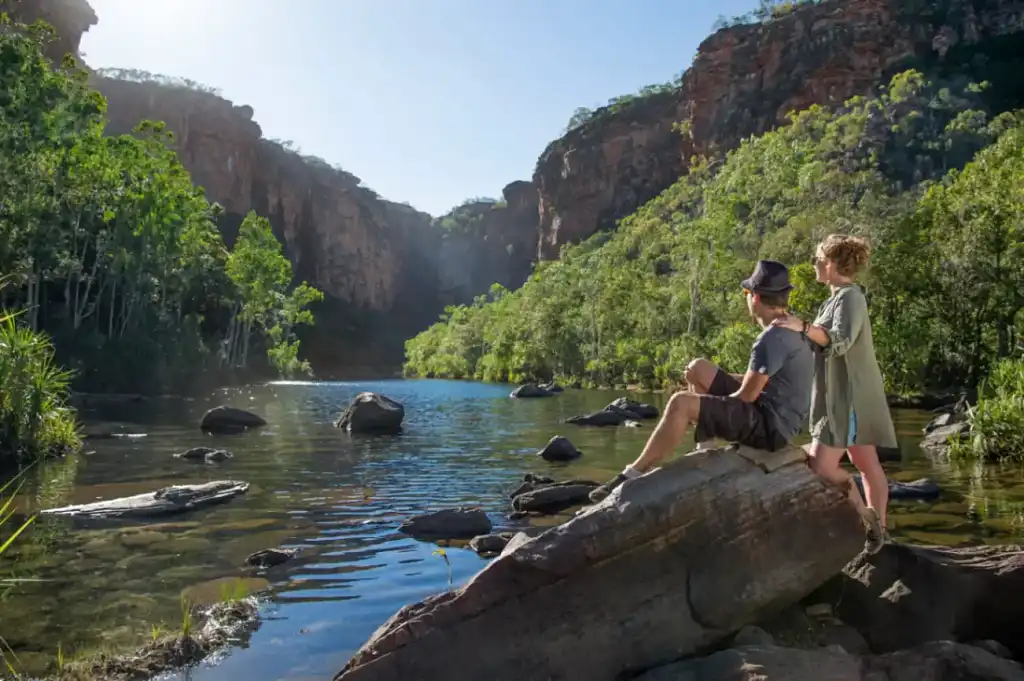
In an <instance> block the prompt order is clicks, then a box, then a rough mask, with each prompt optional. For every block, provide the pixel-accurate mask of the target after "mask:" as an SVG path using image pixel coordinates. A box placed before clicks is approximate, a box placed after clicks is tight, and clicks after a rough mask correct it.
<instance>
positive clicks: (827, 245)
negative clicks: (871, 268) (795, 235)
mask: <svg viewBox="0 0 1024 681" xmlns="http://www.w3.org/2000/svg"><path fill="white" fill-rule="evenodd" d="M818 253H820V254H821V255H822V256H823V257H824V258H826V259H828V260H831V261H832V262H834V263H835V264H836V271H837V272H839V274H841V275H843V276H844V277H852V276H854V275H856V274H857V273H858V272H860V271H861V270H862V269H864V266H865V265H867V264H868V260H870V259H871V243H870V242H869V241H868V240H867V239H865V238H864V237H862V236H847V235H846V234H829V235H828V236H827V237H825V240H824V241H822V242H821V243H820V244H818Z"/></svg>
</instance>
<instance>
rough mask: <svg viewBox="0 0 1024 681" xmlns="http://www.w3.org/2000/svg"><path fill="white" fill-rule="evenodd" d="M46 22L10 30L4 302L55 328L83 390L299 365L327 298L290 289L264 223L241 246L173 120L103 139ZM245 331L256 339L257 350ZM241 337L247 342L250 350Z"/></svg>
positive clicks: (168, 384)
mask: <svg viewBox="0 0 1024 681" xmlns="http://www.w3.org/2000/svg"><path fill="white" fill-rule="evenodd" d="M50 39H52V29H50V28H49V27H47V26H46V25H45V24H42V23H37V24H34V25H32V26H24V25H18V24H13V23H11V22H10V20H9V19H7V18H6V17H5V18H4V19H3V24H2V30H0V272H3V273H5V274H8V275H10V282H9V283H10V285H9V286H7V287H6V288H5V289H3V291H2V292H0V308H4V309H16V310H24V314H21V315H19V317H18V319H19V323H21V324H24V325H25V326H26V327H27V328H29V329H30V330H32V331H35V332H44V333H47V334H49V335H50V336H52V338H53V342H54V346H55V348H56V357H57V359H58V361H59V362H61V363H62V364H64V365H65V366H68V367H69V368H71V369H73V370H74V372H75V375H76V380H77V381H79V383H80V384H81V385H83V386H85V387H87V388H89V389H97V390H100V389H109V390H122V391H127V390H132V391H152V390H166V389H175V388H183V387H186V386H187V385H188V383H190V382H191V380H193V379H195V378H196V377H198V376H199V375H200V374H201V373H202V372H203V371H205V370H217V369H224V370H231V371H235V370H243V371H245V370H259V369H260V368H261V367H262V368H266V369H270V368H277V369H278V370H280V371H282V372H284V373H293V372H296V371H304V370H307V369H308V366H307V365H305V364H303V363H302V362H300V361H298V359H297V350H298V347H297V341H296V340H295V337H294V328H295V326H297V325H299V324H309V323H312V317H311V316H310V315H309V314H304V311H305V307H306V306H308V305H309V304H310V303H311V302H312V301H314V300H317V299H319V298H320V294H319V292H316V291H314V290H313V289H311V288H310V287H309V286H307V285H300V286H298V287H297V288H294V290H291V291H289V289H292V284H293V282H292V278H293V275H292V268H291V265H290V263H289V261H288V260H287V259H286V258H285V257H284V255H283V254H282V248H281V244H280V243H279V242H278V241H277V239H276V238H275V237H274V236H273V233H272V231H271V229H270V225H269V223H268V222H267V221H266V220H264V219H262V218H259V217H257V216H255V215H251V216H249V218H248V219H247V220H246V224H244V225H243V228H242V236H241V237H240V238H239V240H238V242H237V243H236V245H235V248H234V250H233V251H229V250H228V248H227V247H226V246H225V244H224V241H223V239H222V237H221V235H220V232H219V231H218V229H217V223H216V219H217V217H218V215H219V214H220V213H221V210H220V208H219V206H217V205H216V204H211V203H210V202H209V201H207V199H206V198H205V196H204V193H203V190H202V189H201V188H199V187H196V186H195V185H194V184H193V183H192V180H191V177H190V176H189V174H188V172H187V171H186V170H185V168H184V167H183V166H182V165H181V163H180V161H179V160H178V158H177V156H176V155H175V153H174V151H173V150H172V149H171V146H170V143H171V142H172V137H171V134H170V133H169V132H168V131H167V130H166V129H165V126H164V124H163V123H158V122H152V121H143V122H141V123H140V124H139V126H138V127H137V128H136V129H135V131H134V132H133V134H131V135H119V136H105V135H103V126H104V113H105V108H106V103H105V101H104V99H103V97H102V96H101V95H100V94H99V93H97V92H95V91H93V90H91V89H90V88H89V86H88V83H87V80H86V75H85V74H84V73H83V72H82V71H80V70H79V69H78V68H77V66H76V64H75V63H74V61H73V60H72V59H71V58H70V57H67V58H66V59H65V61H64V62H63V63H61V64H59V65H55V64H53V63H52V62H50V61H49V60H48V59H47V58H46V57H45V56H44V54H43V50H42V48H43V46H44V45H45V44H46V42H47V41H49V40H50ZM250 341H255V342H256V344H258V345H259V346H260V347H261V348H262V349H264V350H265V352H264V353H263V359H262V364H261V363H259V362H253V361H252V354H251V353H250V352H249V345H250ZM240 348H242V349H243V350H240Z"/></svg>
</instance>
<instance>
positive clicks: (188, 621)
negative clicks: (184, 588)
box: [181, 596, 193, 639]
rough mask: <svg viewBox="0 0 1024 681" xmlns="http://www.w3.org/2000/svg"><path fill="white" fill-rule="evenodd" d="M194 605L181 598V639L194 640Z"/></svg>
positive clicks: (183, 597)
mask: <svg viewBox="0 0 1024 681" xmlns="http://www.w3.org/2000/svg"><path fill="white" fill-rule="evenodd" d="M192 625H193V621H192V603H191V602H190V601H189V600H188V599H187V598H185V596H182V597H181V637H182V638H185V639H189V638H192Z"/></svg>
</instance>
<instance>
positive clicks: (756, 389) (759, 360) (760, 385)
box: [729, 329, 785, 402]
mask: <svg viewBox="0 0 1024 681" xmlns="http://www.w3.org/2000/svg"><path fill="white" fill-rule="evenodd" d="M775 333H785V331H779V330H775V329H772V330H768V331H765V332H764V333H762V334H761V335H760V336H758V337H757V340H756V341H754V347H752V348H751V349H750V363H749V364H748V365H747V373H745V374H743V378H742V380H741V381H740V388H739V390H737V391H736V392H734V393H733V394H732V395H730V396H729V397H735V398H737V399H741V400H743V401H744V402H753V401H754V400H756V399H757V396H758V395H760V394H761V391H762V390H764V387H765V386H766V385H768V379H769V378H770V377H771V376H773V375H774V374H775V372H776V371H778V370H779V369H780V368H782V360H783V357H782V356H781V354H780V352H779V348H778V346H777V345H775V344H773V337H772V335H773V334H775Z"/></svg>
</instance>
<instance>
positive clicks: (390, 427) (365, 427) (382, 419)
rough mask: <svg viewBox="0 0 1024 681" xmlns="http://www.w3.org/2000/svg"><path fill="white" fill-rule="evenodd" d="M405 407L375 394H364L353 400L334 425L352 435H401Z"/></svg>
mask: <svg viewBox="0 0 1024 681" xmlns="http://www.w3.org/2000/svg"><path fill="white" fill-rule="evenodd" d="M404 418H405V407H403V406H402V405H401V403H399V402H396V401H395V400H393V399H391V398H390V397H387V396H386V395H381V394H380V393H374V392H363V393H359V394H358V395H356V396H355V397H354V398H352V401H351V402H350V403H349V405H348V407H347V408H346V409H345V411H344V412H342V414H341V416H339V417H338V420H337V421H335V423H334V425H335V427H336V428H342V429H344V430H347V431H348V432H350V433H399V432H401V430H402V420H403V419H404Z"/></svg>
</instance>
